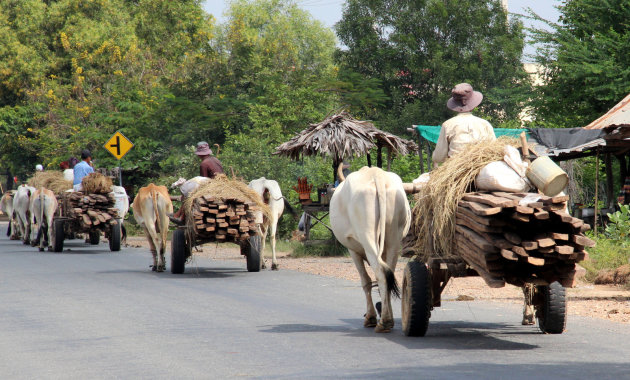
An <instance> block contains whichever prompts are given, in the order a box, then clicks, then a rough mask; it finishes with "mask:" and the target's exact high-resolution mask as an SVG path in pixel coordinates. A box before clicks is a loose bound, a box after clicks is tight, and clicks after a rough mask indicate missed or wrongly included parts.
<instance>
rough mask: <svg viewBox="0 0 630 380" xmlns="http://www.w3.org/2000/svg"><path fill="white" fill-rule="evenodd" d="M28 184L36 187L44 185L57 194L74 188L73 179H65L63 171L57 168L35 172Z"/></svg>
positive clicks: (39, 187)
mask: <svg viewBox="0 0 630 380" xmlns="http://www.w3.org/2000/svg"><path fill="white" fill-rule="evenodd" d="M28 185H29V186H33V187H34V188H36V189H41V188H42V187H44V188H46V189H48V190H51V191H52V192H53V193H55V194H57V195H59V194H61V193H63V192H64V191H66V190H70V189H72V181H68V180H66V179H64V178H63V172H60V171H56V170H50V171H44V172H37V173H35V175H33V177H31V178H30V179H29V180H28Z"/></svg>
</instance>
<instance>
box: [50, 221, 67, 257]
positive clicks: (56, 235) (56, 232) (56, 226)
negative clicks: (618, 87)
mask: <svg viewBox="0 0 630 380" xmlns="http://www.w3.org/2000/svg"><path fill="white" fill-rule="evenodd" d="M65 237H66V236H65V232H64V230H63V220H59V219H57V220H54V221H53V234H52V239H53V241H52V248H53V252H61V251H63V239H64V238H65Z"/></svg>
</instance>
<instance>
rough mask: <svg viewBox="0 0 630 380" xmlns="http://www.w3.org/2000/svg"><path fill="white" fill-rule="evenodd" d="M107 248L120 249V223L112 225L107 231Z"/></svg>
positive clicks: (111, 249) (116, 250)
mask: <svg viewBox="0 0 630 380" xmlns="http://www.w3.org/2000/svg"><path fill="white" fill-rule="evenodd" d="M109 250H110V251H112V252H118V251H120V224H115V225H113V226H112V229H111V231H110V233H109Z"/></svg>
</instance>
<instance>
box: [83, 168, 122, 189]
mask: <svg viewBox="0 0 630 380" xmlns="http://www.w3.org/2000/svg"><path fill="white" fill-rule="evenodd" d="M113 184H114V183H113V182H112V179H111V178H109V177H106V176H104V175H102V174H101V173H96V172H95V173H90V174H88V175H86V176H85V177H83V180H81V185H82V186H83V192H84V193H86V194H108V193H111V192H112V186H113Z"/></svg>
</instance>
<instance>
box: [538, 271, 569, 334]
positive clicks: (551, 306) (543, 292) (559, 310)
mask: <svg viewBox="0 0 630 380" xmlns="http://www.w3.org/2000/svg"><path fill="white" fill-rule="evenodd" d="M536 292H537V293H538V294H539V296H540V299H541V303H540V304H539V306H538V307H536V317H537V319H538V327H539V328H540V331H542V332H543V333H545V334H562V333H563V332H564V330H565V328H566V326H567V301H566V297H565V290H564V287H563V286H562V285H561V284H560V283H559V282H557V281H556V282H552V283H551V284H549V285H540V286H537V287H536Z"/></svg>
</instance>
